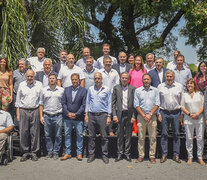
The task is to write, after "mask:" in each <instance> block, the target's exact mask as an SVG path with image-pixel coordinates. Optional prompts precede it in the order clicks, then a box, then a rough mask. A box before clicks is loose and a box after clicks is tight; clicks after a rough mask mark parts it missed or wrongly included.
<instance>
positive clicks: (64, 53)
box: [53, 50, 68, 74]
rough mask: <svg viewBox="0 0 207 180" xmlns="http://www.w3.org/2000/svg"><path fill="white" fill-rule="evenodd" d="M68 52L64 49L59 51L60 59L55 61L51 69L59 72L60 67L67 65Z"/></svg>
mask: <svg viewBox="0 0 207 180" xmlns="http://www.w3.org/2000/svg"><path fill="white" fill-rule="evenodd" d="M67 55H68V53H67V51H66V50H62V51H60V57H59V59H60V61H59V62H57V63H55V64H54V66H53V71H55V72H56V73H57V74H58V73H59V71H60V69H62V68H63V67H64V66H67V64H66V57H67Z"/></svg>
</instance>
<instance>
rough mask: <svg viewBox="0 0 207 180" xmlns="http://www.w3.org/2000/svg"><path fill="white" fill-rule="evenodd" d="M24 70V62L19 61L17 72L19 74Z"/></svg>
mask: <svg viewBox="0 0 207 180" xmlns="http://www.w3.org/2000/svg"><path fill="white" fill-rule="evenodd" d="M25 69H26V62H25V61H19V70H20V71H21V72H24V71H25Z"/></svg>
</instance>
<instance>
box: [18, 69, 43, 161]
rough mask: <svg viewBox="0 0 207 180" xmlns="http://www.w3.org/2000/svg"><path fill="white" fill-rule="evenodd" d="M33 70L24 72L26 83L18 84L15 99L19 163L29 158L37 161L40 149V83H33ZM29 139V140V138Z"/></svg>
mask: <svg viewBox="0 0 207 180" xmlns="http://www.w3.org/2000/svg"><path fill="white" fill-rule="evenodd" d="M34 79H35V73H34V71H33V70H28V71H27V72H26V81H23V82H21V83H20V85H19V88H18V91H17V97H16V104H15V106H16V108H17V110H16V114H17V121H19V123H20V148H21V150H22V153H23V156H22V158H21V159H20V161H21V162H23V161H26V160H27V159H28V158H29V157H30V156H31V157H32V160H33V161H37V160H38V158H37V155H36V154H37V152H38V151H39V149H40V126H39V122H40V116H39V110H38V107H39V101H40V91H41V89H42V83H41V82H39V81H35V80H34ZM30 137H31V138H30Z"/></svg>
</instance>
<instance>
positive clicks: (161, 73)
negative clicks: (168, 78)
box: [156, 68, 163, 83]
mask: <svg viewBox="0 0 207 180" xmlns="http://www.w3.org/2000/svg"><path fill="white" fill-rule="evenodd" d="M156 71H157V72H158V76H159V78H160V82H161V83H162V80H163V68H162V69H161V70H160V71H158V70H157V69H156Z"/></svg>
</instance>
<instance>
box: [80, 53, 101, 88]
mask: <svg viewBox="0 0 207 180" xmlns="http://www.w3.org/2000/svg"><path fill="white" fill-rule="evenodd" d="M93 61H94V59H93V57H92V56H88V57H86V67H85V68H84V69H83V73H84V76H85V88H86V89H87V90H88V89H89V87H91V86H93V85H94V74H95V73H96V72H97V71H98V69H96V68H95V67H94V66H93V64H94V63H93Z"/></svg>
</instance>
